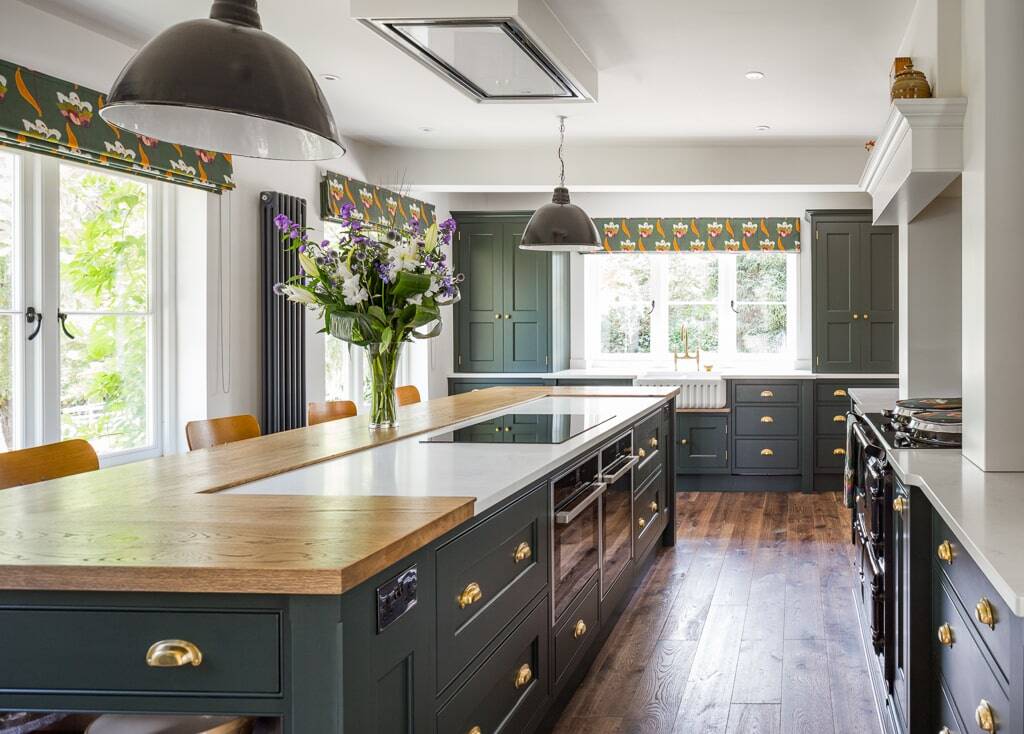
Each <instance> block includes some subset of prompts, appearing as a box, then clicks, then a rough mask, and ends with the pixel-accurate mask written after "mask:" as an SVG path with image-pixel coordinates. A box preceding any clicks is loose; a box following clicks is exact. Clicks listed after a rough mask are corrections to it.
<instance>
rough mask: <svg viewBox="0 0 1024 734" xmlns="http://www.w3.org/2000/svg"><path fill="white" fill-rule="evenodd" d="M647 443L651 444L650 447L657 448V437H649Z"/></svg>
mask: <svg viewBox="0 0 1024 734" xmlns="http://www.w3.org/2000/svg"><path fill="white" fill-rule="evenodd" d="M647 443H649V444H650V446H651V448H652V449H656V448H658V439H657V438H652V439H651V440H650V441H648V442H647Z"/></svg>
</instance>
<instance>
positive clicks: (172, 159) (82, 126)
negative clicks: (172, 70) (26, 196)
mask: <svg viewBox="0 0 1024 734" xmlns="http://www.w3.org/2000/svg"><path fill="white" fill-rule="evenodd" d="M101 107H103V95H102V94H100V93H99V92H97V91H96V90H94V89H89V88H88V87H83V86H80V85H78V84H73V83H72V82H66V81H64V80H63V79H57V78H56V77H52V76H48V75H46V74H41V73H39V72H37V71H32V70H31V69H26V68H25V67H23V66H18V65H16V64H12V63H10V62H7V61H3V60H0V145H6V146H9V147H14V148H25V149H27V150H31V151H34V152H36V153H45V154H47V155H54V156H58V157H60V158H66V159H68V160H73V161H77V162H79V163H86V164H89V165H94V166H103V167H105V168H113V169H117V170H119V171H122V172H126V173H133V174H136V175H139V176H148V177H150V178H159V179H161V180H164V181H172V182H173V183H177V184H184V185H186V186H193V187H196V188H200V189H205V190H207V191H213V192H215V193H220V192H221V191H223V190H225V189H233V188H234V187H235V183H234V181H233V180H232V178H231V175H232V165H231V157H230V156H228V155H225V154H224V153H215V152H213V151H207V150H197V149H195V148H187V147H185V146H183V145H177V144H175V143H167V142H164V141H161V140H156V139H155V138H147V137H145V136H143V135H136V134H134V133H130V132H127V131H125V130H121V129H119V128H116V127H114V126H113V125H108V124H107V123H106V122H104V121H103V119H102V118H101V117H100V115H99V111H100V108H101Z"/></svg>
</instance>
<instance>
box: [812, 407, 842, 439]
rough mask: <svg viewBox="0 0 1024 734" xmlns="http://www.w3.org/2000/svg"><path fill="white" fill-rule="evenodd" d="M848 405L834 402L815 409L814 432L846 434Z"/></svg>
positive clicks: (819, 433) (829, 434) (834, 434)
mask: <svg viewBox="0 0 1024 734" xmlns="http://www.w3.org/2000/svg"><path fill="white" fill-rule="evenodd" d="M846 409H847V405H845V404H841V403H833V404H831V405H819V406H818V407H816V408H815V409H814V432H815V433H816V434H818V435H819V436H843V437H844V438H845V436H846Z"/></svg>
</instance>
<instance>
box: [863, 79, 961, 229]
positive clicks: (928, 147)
mask: <svg viewBox="0 0 1024 734" xmlns="http://www.w3.org/2000/svg"><path fill="white" fill-rule="evenodd" d="M966 110H967V100H966V99H964V98H963V97H953V98H944V99H897V100H894V101H893V103H892V108H891V109H890V111H889V119H888V120H887V121H886V123H885V128H884V129H883V130H882V134H881V135H880V136H879V138H878V140H877V142H876V143H875V148H874V150H873V151H872V152H871V157H870V158H868V162H867V165H866V166H865V167H864V172H863V173H862V174H861V177H860V184H859V185H860V189H861V190H862V191H866V192H867V193H868V194H870V195H871V200H872V209H873V213H874V221H875V224H898V223H899V221H900V220H905V221H908V222H909V221H911V220H913V219H914V217H916V216H917V215H918V214H919V213H920V212H921V210H922V209H924V208H925V207H926V206H928V204H929V203H931V201H932V200H933V199H935V197H937V196H938V195H939V194H940V193H942V192H943V191H944V190H945V189H946V187H947V186H949V184H950V183H952V182H953V180H954V179H955V178H956V177H957V176H959V175H960V173H961V172H962V171H963V129H964V113H965V112H966Z"/></svg>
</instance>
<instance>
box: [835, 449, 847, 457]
mask: <svg viewBox="0 0 1024 734" xmlns="http://www.w3.org/2000/svg"><path fill="white" fill-rule="evenodd" d="M832 455H833V456H846V449H844V448H842V447H840V448H838V449H832Z"/></svg>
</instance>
